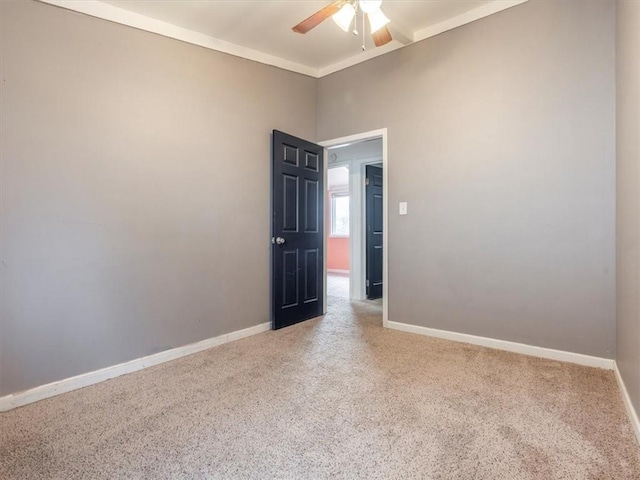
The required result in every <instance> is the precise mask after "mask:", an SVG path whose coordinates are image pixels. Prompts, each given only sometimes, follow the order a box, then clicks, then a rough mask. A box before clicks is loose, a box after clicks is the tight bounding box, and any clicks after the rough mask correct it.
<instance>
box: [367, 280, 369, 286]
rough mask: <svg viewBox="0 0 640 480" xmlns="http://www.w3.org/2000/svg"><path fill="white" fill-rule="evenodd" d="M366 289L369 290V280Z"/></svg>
mask: <svg viewBox="0 0 640 480" xmlns="http://www.w3.org/2000/svg"><path fill="white" fill-rule="evenodd" d="M367 288H369V280H367Z"/></svg>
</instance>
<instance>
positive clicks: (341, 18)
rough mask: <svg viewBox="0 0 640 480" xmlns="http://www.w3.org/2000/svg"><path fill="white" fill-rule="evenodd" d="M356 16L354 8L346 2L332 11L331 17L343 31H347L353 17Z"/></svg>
mask: <svg viewBox="0 0 640 480" xmlns="http://www.w3.org/2000/svg"><path fill="white" fill-rule="evenodd" d="M355 16H356V9H355V8H353V5H351V4H350V3H346V4H345V5H344V6H343V7H342V8H341V9H340V10H338V11H337V12H336V13H334V14H333V15H332V16H331V18H333V21H334V22H336V25H338V26H339V27H340V28H341V29H342V30H344V31H345V32H348V31H349V28H350V27H351V22H353V17H355Z"/></svg>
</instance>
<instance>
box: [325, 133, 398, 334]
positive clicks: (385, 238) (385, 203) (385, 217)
mask: <svg viewBox="0 0 640 480" xmlns="http://www.w3.org/2000/svg"><path fill="white" fill-rule="evenodd" d="M374 138H382V169H383V171H384V175H383V177H382V325H383V326H384V327H386V326H387V322H388V321H389V157H388V155H387V129H386V128H381V129H379V130H371V131H368V132H362V133H357V134H355V135H349V136H346V137H340V138H333V139H330V140H324V141H322V142H318V145H320V146H322V147H325V150H324V180H325V185H327V178H328V175H327V171H328V169H329V154H328V150H327V149H326V147H332V146H335V145H342V144H345V143H346V144H348V143H355V142H361V141H364V140H372V139H374ZM367 163H369V164H370V163H379V161H375V162H374V161H370V162H366V161H365V162H357V163H356V165H357V166H358V169H363V168H365V167H364V165H366V164H367ZM354 166H355V165H354ZM349 178H350V179H351V178H352V175H351V171H350V172H349ZM350 187H353V186H352V185H351V181H350ZM325 190H326V189H325ZM326 193H327V192H326V191H325V192H323V201H324V202H325V203H324V204H325V205H326V201H327V199H326V198H325V195H326ZM351 228H352V227H351V225H350V226H349V229H350V230H351ZM330 233H331V232H330V231H329V229H327V228H325V241H324V265H323V269H324V292H325V295H324V313H326V312H327V244H328V239H329V235H330ZM349 238H350V239H349V250H350V253H352V252H353V251H354V249H355V247H356V246H355V244H354V242H355V241H356V239H354V235H353V231H350V235H349ZM350 263H351V264H352V265H353V263H352V260H350ZM353 274H354V272H351V275H353Z"/></svg>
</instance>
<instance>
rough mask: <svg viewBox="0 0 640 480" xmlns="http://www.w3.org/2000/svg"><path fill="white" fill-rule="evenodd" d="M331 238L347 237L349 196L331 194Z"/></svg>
mask: <svg viewBox="0 0 640 480" xmlns="http://www.w3.org/2000/svg"><path fill="white" fill-rule="evenodd" d="M331 236H332V237H348V236H349V195H348V194H335V193H332V194H331Z"/></svg>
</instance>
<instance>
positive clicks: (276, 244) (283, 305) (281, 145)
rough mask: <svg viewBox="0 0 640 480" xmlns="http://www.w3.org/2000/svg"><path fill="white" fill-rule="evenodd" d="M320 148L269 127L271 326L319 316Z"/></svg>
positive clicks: (321, 243) (321, 151)
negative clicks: (271, 196) (271, 137)
mask: <svg viewBox="0 0 640 480" xmlns="http://www.w3.org/2000/svg"><path fill="white" fill-rule="evenodd" d="M322 153H323V149H322V147H320V146H318V145H315V144H313V143H310V142H307V141H306V140H302V139H299V138H296V137H293V136H291V135H287V134H286V133H283V132H279V131H277V130H274V131H273V142H272V162H273V165H272V181H273V189H272V192H273V198H272V204H273V207H272V209H273V211H272V214H273V219H272V220H273V223H272V245H271V247H272V248H271V251H272V255H271V262H272V268H271V271H272V279H271V285H272V289H271V290H272V298H271V305H272V315H271V318H272V327H273V328H274V329H277V328H282V327H286V326H288V325H292V324H294V323H298V322H301V321H303V320H307V319H309V318H313V317H317V316H319V315H322V307H323V303H324V302H323V300H324V297H323V295H324V291H323V287H324V285H323V271H322V265H323V264H324V258H323V254H324V253H323V252H324V245H323V244H324V220H323V219H324V208H323V205H324V202H323V199H322V195H323V192H324V170H323V163H322V162H323V155H322Z"/></svg>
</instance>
